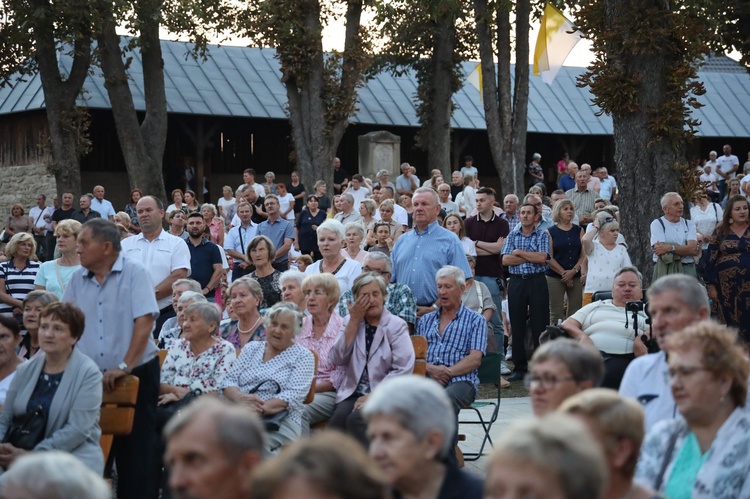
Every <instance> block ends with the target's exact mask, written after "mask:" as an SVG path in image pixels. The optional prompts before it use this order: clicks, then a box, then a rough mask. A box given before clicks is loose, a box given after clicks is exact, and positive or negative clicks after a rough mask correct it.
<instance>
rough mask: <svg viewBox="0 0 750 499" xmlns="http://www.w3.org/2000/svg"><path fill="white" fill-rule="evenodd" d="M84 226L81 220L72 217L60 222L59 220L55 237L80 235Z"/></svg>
mask: <svg viewBox="0 0 750 499" xmlns="http://www.w3.org/2000/svg"><path fill="white" fill-rule="evenodd" d="M82 227H83V224H81V222H79V221H78V220H73V219H72V218H68V219H65V220H61V221H60V222H58V224H57V227H55V237H57V236H73V237H78V234H80V232H81V228H82Z"/></svg>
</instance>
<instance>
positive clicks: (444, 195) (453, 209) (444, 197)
mask: <svg viewBox="0 0 750 499" xmlns="http://www.w3.org/2000/svg"><path fill="white" fill-rule="evenodd" d="M437 193H438V196H440V207H441V208H442V209H444V210H445V215H446V216H448V215H450V214H451V213H456V214H460V213H459V211H458V205H457V204H456V203H455V201H451V186H450V185H448V184H440V185H439V186H438V188H437Z"/></svg>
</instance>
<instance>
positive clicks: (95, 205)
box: [91, 198, 116, 220]
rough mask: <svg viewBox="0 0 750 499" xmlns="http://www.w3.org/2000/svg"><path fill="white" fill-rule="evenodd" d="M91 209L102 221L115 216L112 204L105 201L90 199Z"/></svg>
mask: <svg viewBox="0 0 750 499" xmlns="http://www.w3.org/2000/svg"><path fill="white" fill-rule="evenodd" d="M91 209H92V210H94V211H98V212H99V214H100V215H101V216H102V218H103V219H104V220H107V219H109V218H110V217H114V216H115V214H116V212H115V208H114V206H112V203H110V202H109V201H107V200H106V199H102V200H101V201H99V200H98V199H96V198H94V199H92V200H91Z"/></svg>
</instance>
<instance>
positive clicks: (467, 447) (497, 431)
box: [458, 397, 532, 477]
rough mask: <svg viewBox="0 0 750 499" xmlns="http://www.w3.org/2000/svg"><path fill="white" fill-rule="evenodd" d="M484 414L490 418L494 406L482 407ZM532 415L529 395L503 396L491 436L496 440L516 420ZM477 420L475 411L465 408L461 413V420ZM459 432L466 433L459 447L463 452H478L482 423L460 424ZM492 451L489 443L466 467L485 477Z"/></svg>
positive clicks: (469, 470) (481, 410)
mask: <svg viewBox="0 0 750 499" xmlns="http://www.w3.org/2000/svg"><path fill="white" fill-rule="evenodd" d="M480 412H481V413H482V416H483V417H484V419H485V420H488V419H489V418H490V416H491V415H492V407H484V408H482V409H480ZM531 417H532V413H531V399H530V398H529V397H518V398H502V399H500V410H499V411H498V414H497V421H495V424H494V425H492V430H491V431H490V436H491V437H492V440H493V441H495V440H496V439H497V438H498V437H499V436H500V435H501V434H502V433H503V431H505V429H506V428H507V427H508V425H509V424H510V423H512V422H514V421H518V420H522V419H528V418H531ZM464 420H467V421H476V420H477V419H476V414H474V412H473V411H468V410H463V411H461V414H460V415H459V421H464ZM459 433H461V434H463V435H466V440H465V441H463V442H459V444H458V445H459V447H460V448H461V450H462V451H463V452H476V451H478V450H479V446H480V445H481V444H482V437H483V436H484V432H483V430H482V427H481V425H464V424H462V425H459ZM491 453H492V447H491V446H490V445H489V444H487V445H486V446H485V448H484V455H483V456H482V457H481V458H479V459H478V460H477V461H466V463H465V466H464V469H465V470H466V471H468V472H470V473H473V474H475V475H478V476H481V477H484V476H485V469H486V468H487V463H488V462H489V455H490V454H491Z"/></svg>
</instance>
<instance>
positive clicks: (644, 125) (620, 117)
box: [606, 0, 684, 285]
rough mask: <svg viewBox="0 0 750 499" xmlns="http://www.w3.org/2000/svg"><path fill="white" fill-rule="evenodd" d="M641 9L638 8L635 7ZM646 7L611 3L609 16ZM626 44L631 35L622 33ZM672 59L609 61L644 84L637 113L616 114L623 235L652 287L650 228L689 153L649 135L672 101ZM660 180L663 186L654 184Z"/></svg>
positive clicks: (623, 0)
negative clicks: (654, 117)
mask: <svg viewBox="0 0 750 499" xmlns="http://www.w3.org/2000/svg"><path fill="white" fill-rule="evenodd" d="M634 4H637V5H634ZM641 4H642V2H640V1H638V2H632V1H629V0H607V2H606V15H607V18H608V19H616V18H617V17H618V16H622V15H624V13H625V12H627V11H629V10H630V9H634V8H642V6H641ZM621 35H622V36H623V37H624V41H625V43H627V39H628V37H629V33H627V32H625V33H621ZM668 62H669V61H668V60H667V59H666V57H665V56H664V55H658V54H657V53H640V54H629V53H621V55H618V56H616V57H613V58H612V59H610V60H609V61H608V63H609V64H612V65H614V66H616V67H618V68H622V69H624V70H625V71H626V72H627V74H628V75H630V76H632V77H634V78H636V79H640V82H641V83H639V84H638V86H637V93H636V100H637V102H638V110H636V111H634V112H630V113H622V114H617V113H615V114H613V116H612V122H613V127H614V145H615V154H614V160H615V164H616V165H617V171H618V172H619V175H618V178H617V184H618V187H619V190H620V197H619V205H620V208H621V212H622V215H623V216H622V220H621V224H622V227H621V230H622V232H623V234H624V236H625V238H626V239H627V241H628V246H629V247H630V248H631V251H630V256H631V258H632V260H633V264H634V265H636V266H637V267H638V268H639V269H640V270H641V271H642V272H643V275H644V277H645V282H644V285H647V284H648V281H649V280H650V276H651V270H652V268H653V263H652V260H651V251H650V250H649V248H650V246H651V242H650V224H651V221H652V220H654V219H655V218H657V217H659V216H661V214H662V211H661V206H660V203H659V201H660V197H661V195H662V194H664V193H666V192H669V191H677V189H678V185H679V173H678V172H677V170H675V168H674V167H675V166H676V165H677V164H678V163H679V162H681V160H683V159H684V149H682V148H680V147H677V146H675V145H674V144H672V143H670V142H669V141H667V140H660V139H659V138H658V137H656V136H655V135H654V133H653V132H651V131H650V130H649V128H650V127H649V120H650V114H651V112H652V110H654V109H660V108H661V107H662V106H663V105H664V103H665V102H667V98H668V96H667V80H668V78H670V77H672V75H671V74H669V72H668V71H667V66H668ZM656 179H658V187H656V186H655V184H652V183H644V181H646V182H654V181H655V180H656Z"/></svg>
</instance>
